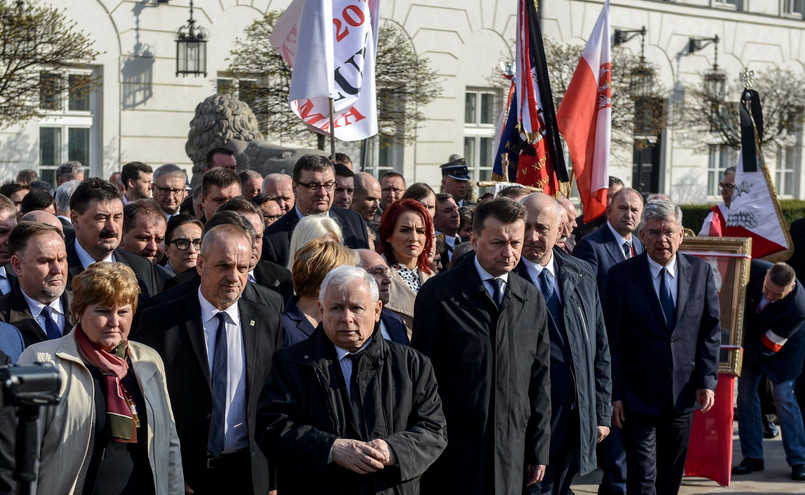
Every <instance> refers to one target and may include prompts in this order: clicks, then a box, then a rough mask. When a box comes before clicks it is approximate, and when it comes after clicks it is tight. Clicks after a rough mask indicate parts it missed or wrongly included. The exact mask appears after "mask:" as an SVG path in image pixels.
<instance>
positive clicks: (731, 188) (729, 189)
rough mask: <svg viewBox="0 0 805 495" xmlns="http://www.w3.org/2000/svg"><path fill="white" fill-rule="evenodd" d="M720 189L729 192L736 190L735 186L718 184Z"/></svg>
mask: <svg viewBox="0 0 805 495" xmlns="http://www.w3.org/2000/svg"><path fill="white" fill-rule="evenodd" d="M718 188H719V189H726V190H727V191H732V190H733V189H735V184H724V183H723V182H721V183H719V184H718Z"/></svg>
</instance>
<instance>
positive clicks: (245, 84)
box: [217, 77, 262, 112]
mask: <svg viewBox="0 0 805 495" xmlns="http://www.w3.org/2000/svg"><path fill="white" fill-rule="evenodd" d="M261 88H262V86H261V84H260V82H259V81H258V80H257V79H235V78H227V77H219V78H218V87H217V89H218V93H219V94H229V95H232V96H234V97H235V98H237V99H238V100H240V101H242V102H243V103H245V104H247V105H249V108H250V109H251V110H252V112H254V111H255V104H256V103H257V100H258V98H259V94H260V90H261Z"/></svg>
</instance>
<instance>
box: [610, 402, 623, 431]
mask: <svg viewBox="0 0 805 495" xmlns="http://www.w3.org/2000/svg"><path fill="white" fill-rule="evenodd" d="M623 421H626V414H625V413H624V412H623V401H622V400H616V401H615V402H613V403H612V424H613V425H615V426H617V427H618V428H623Z"/></svg>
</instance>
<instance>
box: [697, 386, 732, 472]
mask: <svg viewBox="0 0 805 495" xmlns="http://www.w3.org/2000/svg"><path fill="white" fill-rule="evenodd" d="M734 387H735V377H734V376H731V375H727V374H723V373H720V374H719V375H718V385H716V399H715V404H714V405H713V408H712V409H710V410H709V411H708V412H707V414H702V412H701V411H696V412H694V413H693V424H692V426H691V429H690V444H689V446H688V457H687V459H686V460H685V476H700V477H702V478H709V479H711V480H713V481H715V482H716V483H718V484H719V485H721V486H729V485H730V471H731V469H732V419H733V418H732V416H733V414H732V403H733V397H734V396H733V391H734Z"/></svg>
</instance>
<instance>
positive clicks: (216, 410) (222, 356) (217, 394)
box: [207, 312, 228, 457]
mask: <svg viewBox="0 0 805 495" xmlns="http://www.w3.org/2000/svg"><path fill="white" fill-rule="evenodd" d="M215 316H216V317H217V318H218V330H217V331H216V333H215V353H214V354H213V358H212V418H211V419H210V434H209V437H208V438H207V450H208V451H209V453H210V455H212V456H213V457H218V456H219V455H221V452H223V451H224V423H225V421H226V384H227V368H228V366H227V350H226V313H220V312H219V313H218V314H216V315H215Z"/></svg>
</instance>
